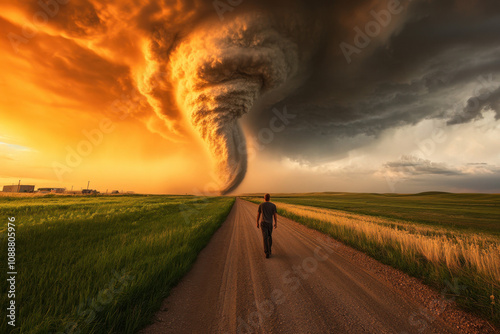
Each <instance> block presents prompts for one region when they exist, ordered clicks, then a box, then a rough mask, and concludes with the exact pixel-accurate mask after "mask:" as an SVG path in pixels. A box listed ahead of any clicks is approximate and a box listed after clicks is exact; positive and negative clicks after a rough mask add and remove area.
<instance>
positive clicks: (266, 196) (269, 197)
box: [264, 194, 271, 202]
mask: <svg viewBox="0 0 500 334" xmlns="http://www.w3.org/2000/svg"><path fill="white" fill-rule="evenodd" d="M264 199H265V200H266V202H269V200H270V199H271V195H269V194H265V195H264Z"/></svg>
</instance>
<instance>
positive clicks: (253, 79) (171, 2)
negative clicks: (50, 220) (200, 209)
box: [0, 0, 500, 194]
mask: <svg viewBox="0 0 500 334" xmlns="http://www.w3.org/2000/svg"><path fill="white" fill-rule="evenodd" d="M0 31H1V35H2V38H0V48H1V50H2V52H1V53H0V185H5V184H17V182H19V180H22V183H23V184H35V185H36V186H37V187H66V188H67V189H72V188H73V189H74V190H80V189H81V188H86V187H87V182H88V181H90V182H91V183H90V187H91V188H96V189H98V190H100V191H106V190H108V191H112V190H119V191H122V190H123V191H135V192H139V193H181V194H184V193H190V194H193V193H196V194H200V193H201V194H212V193H218V192H222V193H251V192H314V191H342V192H344V191H349V192H380V193H414V192H422V191H450V192H488V193H500V150H499V148H500V146H499V143H500V131H499V130H500V43H499V41H500V3H498V1H494V0H482V1H470V0H440V1H433V0H406V1H396V0H390V1H374V0H361V1H356V2H354V1H347V0H344V1H322V0H308V1H303V0H288V1H264V0H255V1H245V0H241V1H237V0H232V1H226V0H216V1H202V0H189V1H180V0H157V1H155V0H148V1H145V0H136V1H118V0H112V1H106V2H105V3H102V2H100V1H94V0H43V1H34V0H33V1H23V2H12V1H6V0H0Z"/></svg>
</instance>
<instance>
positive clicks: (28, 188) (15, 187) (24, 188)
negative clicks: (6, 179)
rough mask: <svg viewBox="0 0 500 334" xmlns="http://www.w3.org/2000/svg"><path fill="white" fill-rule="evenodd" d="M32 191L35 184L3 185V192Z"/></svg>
mask: <svg viewBox="0 0 500 334" xmlns="http://www.w3.org/2000/svg"><path fill="white" fill-rule="evenodd" d="M34 191H35V186H28V185H12V186H3V192H4V193H32V192H34Z"/></svg>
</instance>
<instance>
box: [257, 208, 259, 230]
mask: <svg viewBox="0 0 500 334" xmlns="http://www.w3.org/2000/svg"><path fill="white" fill-rule="evenodd" d="M259 220H260V211H259V213H258V214H257V228H259Z"/></svg>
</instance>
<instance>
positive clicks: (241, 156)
mask: <svg viewBox="0 0 500 334" xmlns="http://www.w3.org/2000/svg"><path fill="white" fill-rule="evenodd" d="M278 27H279V24H276V23H274V22H273V20H271V19H270V18H269V17H267V16H265V15H261V14H247V15H245V16H242V17H238V18H237V19H234V20H233V21H231V22H229V23H226V24H224V25H222V24H218V25H209V26H205V27H201V28H200V29H197V30H195V31H193V32H192V33H191V34H190V35H189V36H187V37H186V38H185V39H184V40H183V41H182V42H181V43H179V45H178V46H177V47H176V49H175V50H174V51H173V53H172V55H171V57H170V61H169V66H170V74H171V79H172V82H174V83H175V100H176V102H177V104H178V106H179V108H180V109H181V110H182V112H183V113H184V115H185V116H186V117H187V118H188V119H189V121H190V123H191V125H192V126H193V128H194V129H195V130H196V132H197V133H199V135H200V136H201V138H202V139H203V141H204V142H205V143H206V144H207V146H208V149H209V151H210V154H211V156H212V158H213V161H214V166H215V169H216V174H217V178H218V182H219V184H220V192H221V193H222V194H226V193H228V192H231V191H232V190H234V189H235V188H236V187H237V186H238V185H239V184H240V183H241V181H242V180H243V178H244V176H245V173H246V169H247V154H246V142H245V136H244V134H243V130H242V128H241V125H240V124H239V119H240V117H241V116H242V115H244V114H246V113H248V112H249V111H250V110H251V109H252V107H253V105H254V103H255V101H256V100H257V99H258V98H259V97H260V96H262V95H263V94H264V93H266V92H269V91H271V90H273V89H275V88H278V87H280V86H282V85H283V84H285V83H286V82H287V81H288V80H290V79H291V78H293V77H294V76H295V75H296V74H297V72H298V68H299V62H300V57H299V50H298V44H297V42H296V41H293V40H292V39H291V38H290V36H292V34H287V31H286V30H285V31H283V30H281V31H280V29H279V28H278Z"/></svg>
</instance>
